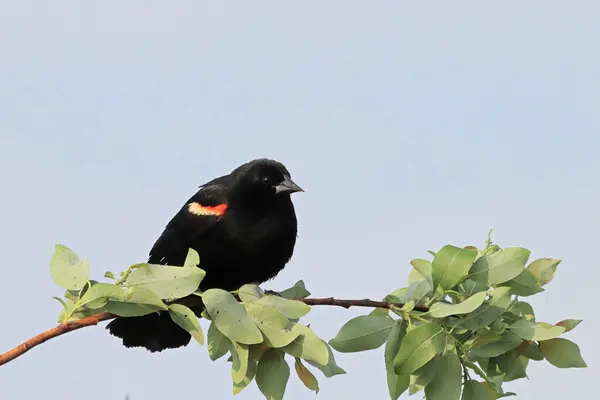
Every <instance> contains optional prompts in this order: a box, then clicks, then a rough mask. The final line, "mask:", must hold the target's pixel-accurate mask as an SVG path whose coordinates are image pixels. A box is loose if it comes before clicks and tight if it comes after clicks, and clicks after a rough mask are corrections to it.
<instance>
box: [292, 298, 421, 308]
mask: <svg viewBox="0 0 600 400" xmlns="http://www.w3.org/2000/svg"><path fill="white" fill-rule="evenodd" d="M295 300H299V301H302V302H304V303H306V304H308V305H309V306H338V307H344V308H350V307H371V308H387V309H390V310H391V309H392V308H394V307H397V308H402V307H403V306H404V304H403V303H390V302H387V301H375V300H369V299H363V300H342V299H334V298H333V297H324V298H321V299H295ZM414 310H416V311H421V312H427V311H429V308H427V307H425V306H420V305H416V306H415V307H414Z"/></svg>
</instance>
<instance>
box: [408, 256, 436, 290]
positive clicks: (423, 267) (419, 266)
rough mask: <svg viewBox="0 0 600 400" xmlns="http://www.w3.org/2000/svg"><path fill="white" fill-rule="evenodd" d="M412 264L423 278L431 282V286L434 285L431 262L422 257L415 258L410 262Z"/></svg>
mask: <svg viewBox="0 0 600 400" xmlns="http://www.w3.org/2000/svg"><path fill="white" fill-rule="evenodd" d="M410 265H412V266H413V268H414V269H415V270H416V271H417V272H418V273H419V275H420V276H422V277H423V279H425V280H427V282H429V286H431V287H433V279H432V277H431V262H429V261H427V260H423V259H421V258H415V259H414V260H412V261H411V262H410Z"/></svg>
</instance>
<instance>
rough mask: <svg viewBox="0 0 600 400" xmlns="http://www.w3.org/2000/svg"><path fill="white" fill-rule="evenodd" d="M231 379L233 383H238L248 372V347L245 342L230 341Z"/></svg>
mask: <svg viewBox="0 0 600 400" xmlns="http://www.w3.org/2000/svg"><path fill="white" fill-rule="evenodd" d="M229 350H230V351H231V358H232V361H231V380H232V381H233V383H234V384H236V383H240V382H242V381H243V380H244V378H245V377H246V373H247V372H248V358H249V356H250V349H249V347H248V345H247V344H243V343H237V342H231V346H230V347H229Z"/></svg>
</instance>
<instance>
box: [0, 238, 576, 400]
mask: <svg viewBox="0 0 600 400" xmlns="http://www.w3.org/2000/svg"><path fill="white" fill-rule="evenodd" d="M429 253H430V254H431V255H432V256H433V259H432V260H425V259H414V260H412V261H411V262H410V264H411V266H412V268H411V271H410V273H409V277H408V286H407V287H402V288H399V289H397V290H394V291H392V292H391V293H389V294H388V295H386V296H385V297H383V299H382V300H381V301H377V300H369V299H363V300H344V299H335V298H310V297H309V296H310V292H309V291H308V290H306V288H305V286H304V282H302V281H298V282H297V283H296V284H295V285H294V286H292V287H291V288H288V289H286V290H284V291H282V292H280V293H278V295H271V294H269V293H268V292H264V291H262V290H261V289H260V288H259V287H258V286H257V285H244V286H242V287H241V288H239V289H238V290H236V291H234V292H227V291H224V290H221V289H209V290H206V291H204V292H201V293H199V292H196V289H197V288H198V286H199V284H200V282H201V281H202V279H203V278H204V276H205V272H204V271H203V270H202V269H200V268H198V265H199V263H200V260H199V257H198V254H197V253H196V252H194V251H193V250H190V252H189V254H188V257H187V259H186V261H185V263H184V265H183V266H182V267H173V266H163V265H152V264H135V265H132V266H130V267H129V268H127V269H126V271H125V272H123V273H121V274H120V277H119V278H116V277H115V275H114V274H113V273H112V272H107V273H105V275H104V276H105V277H106V278H109V279H112V280H113V281H114V282H113V283H101V282H97V281H94V280H90V279H89V265H88V263H87V261H85V260H80V259H79V257H78V256H77V255H76V254H75V253H74V252H73V251H72V250H70V249H69V248H67V247H65V246H61V245H58V246H57V247H56V249H55V252H54V254H53V256H52V260H51V262H50V272H51V275H52V278H53V279H54V281H55V282H56V283H57V284H58V285H60V286H61V287H62V288H64V289H65V293H64V296H63V298H59V297H55V299H56V300H57V301H59V302H60V303H61V305H62V311H61V313H60V315H59V317H58V322H59V325H58V326H57V327H55V328H52V329H50V330H48V331H45V332H43V333H41V334H39V335H37V336H35V337H33V338H31V339H29V340H28V341H26V342H24V343H23V344H21V345H19V346H17V347H15V348H14V349H12V350H10V351H9V352H7V353H5V354H3V355H0V365H2V364H5V363H7V362H9V361H11V360H13V359H15V358H16V357H19V356H20V355H22V354H24V353H25V352H27V351H28V350H30V349H31V348H33V347H35V346H37V345H39V344H41V343H44V342H45V341H47V340H49V339H51V338H53V337H56V336H60V335H63V334H65V333H68V332H71V331H73V330H77V329H80V328H83V327H85V326H91V325H96V324H98V323H99V322H101V321H105V320H108V319H111V318H115V317H116V316H119V317H133V316H141V315H146V314H150V313H153V312H157V311H163V312H168V313H169V315H170V316H171V318H172V320H173V321H174V322H175V323H177V324H178V325H179V326H180V327H181V328H183V329H185V330H186V331H188V332H189V333H190V334H191V335H192V337H193V338H194V339H195V340H196V341H197V342H198V343H199V344H201V345H203V344H204V342H205V335H204V332H203V330H202V327H201V325H200V322H199V318H198V317H197V316H196V315H195V313H194V312H193V311H192V310H193V309H194V308H195V309H197V306H199V305H202V306H203V309H204V311H203V312H202V315H201V317H202V318H201V319H205V320H207V321H209V322H210V325H209V328H208V332H207V335H206V342H207V350H208V355H209V357H210V359H211V360H213V361H215V360H218V359H220V358H222V357H223V356H225V355H226V354H229V358H228V359H227V361H228V362H230V363H231V378H232V384H233V393H234V394H237V393H239V392H241V391H242V390H243V389H244V388H245V387H247V386H248V385H249V384H250V383H251V382H252V381H255V382H256V384H257V386H258V388H259V389H260V391H261V392H262V393H263V394H264V395H265V397H266V398H269V399H282V398H283V396H284V393H285V389H286V386H287V382H288V380H289V377H290V365H289V364H288V362H287V359H288V358H291V359H293V364H294V370H295V372H296V375H297V376H298V378H299V379H300V380H301V381H302V382H303V383H304V385H305V386H306V387H307V388H308V389H310V390H312V391H314V392H317V393H318V391H319V384H318V380H317V378H316V377H315V375H314V374H313V372H312V371H311V369H309V366H310V367H313V368H315V369H317V370H319V371H320V372H321V373H322V374H323V375H324V376H325V377H327V378H331V377H333V376H336V375H340V374H345V373H346V371H345V370H344V369H342V368H341V367H339V366H338V365H337V364H336V361H335V358H334V351H337V352H341V353H351V352H361V351H367V350H374V349H377V348H379V347H382V346H384V345H385V346H384V357H383V358H384V364H385V371H386V380H387V385H388V390H389V396H390V398H391V399H393V400H396V399H398V398H399V397H400V395H401V394H403V393H405V392H406V391H408V393H409V394H411V395H412V394H415V393H419V392H421V391H422V392H424V395H425V398H426V399H428V400H436V399H444V400H446V399H447V400H458V399H462V400H473V399H475V400H487V399H498V398H501V397H506V396H511V395H514V393H511V392H506V391H505V389H504V387H503V385H504V384H505V383H507V382H511V381H514V380H517V379H522V378H526V377H527V366H528V365H529V363H530V362H531V361H542V360H546V361H548V362H549V363H550V364H552V365H554V366H555V367H558V368H582V367H586V363H585V361H584V360H583V358H582V356H581V353H580V350H579V347H578V346H577V344H575V343H573V342H572V341H570V340H568V339H566V338H564V337H560V336H562V335H564V334H565V333H567V332H569V331H571V330H573V329H574V328H575V327H576V326H577V325H579V323H580V322H581V320H575V319H565V320H563V321H560V322H558V323H556V324H550V323H546V322H539V321H537V320H536V315H535V312H534V310H533V308H532V307H531V305H530V304H529V303H527V302H526V301H523V300H522V298H524V297H529V296H533V295H535V294H537V293H540V292H543V291H544V290H546V286H547V285H548V284H549V283H550V282H551V281H552V280H553V279H554V274H555V272H556V269H557V266H558V265H559V264H560V262H561V260H558V259H552V258H540V259H537V260H534V261H532V262H529V258H530V251H529V250H528V249H525V248H522V247H509V248H504V249H502V248H500V247H499V246H498V245H496V244H494V243H492V240H491V232H490V234H488V237H487V240H486V242H485V247H484V248H483V249H478V248H476V247H474V246H466V247H458V246H454V245H446V246H443V247H442V248H441V249H439V251H437V252H432V251H430V252H429ZM322 305H327V306H337V307H344V308H349V307H367V308H372V309H373V310H372V311H371V312H370V313H368V314H365V315H360V316H357V317H355V318H352V319H351V320H349V321H348V322H346V323H345V324H344V325H343V326H342V327H341V328H340V330H339V332H338V333H337V335H336V336H335V337H334V338H333V339H331V340H329V341H327V342H326V341H324V340H323V339H321V338H320V337H319V336H317V334H316V333H315V332H314V331H313V329H312V328H311V327H310V326H309V325H304V324H302V323H301V322H300V320H301V318H302V317H304V316H305V315H306V314H308V313H309V312H310V310H311V307H313V306H322ZM477 377H478V378H479V379H480V380H479V379H477Z"/></svg>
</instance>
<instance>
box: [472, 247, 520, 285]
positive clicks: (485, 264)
mask: <svg viewBox="0 0 600 400" xmlns="http://www.w3.org/2000/svg"><path fill="white" fill-rule="evenodd" d="M529 255H530V251H529V250H527V249H525V248H522V247H509V248H506V249H502V250H500V251H499V252H497V253H494V254H487V255H485V256H483V257H480V258H479V259H478V260H477V261H475V264H473V267H472V268H471V270H470V271H469V277H470V278H471V279H473V280H475V281H479V282H485V283H487V284H488V285H490V286H491V285H497V284H500V283H503V282H506V281H509V280H511V279H513V278H516V277H517V276H518V275H519V274H520V273H521V272H522V271H523V269H524V268H525V264H527V260H528V259H529Z"/></svg>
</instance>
